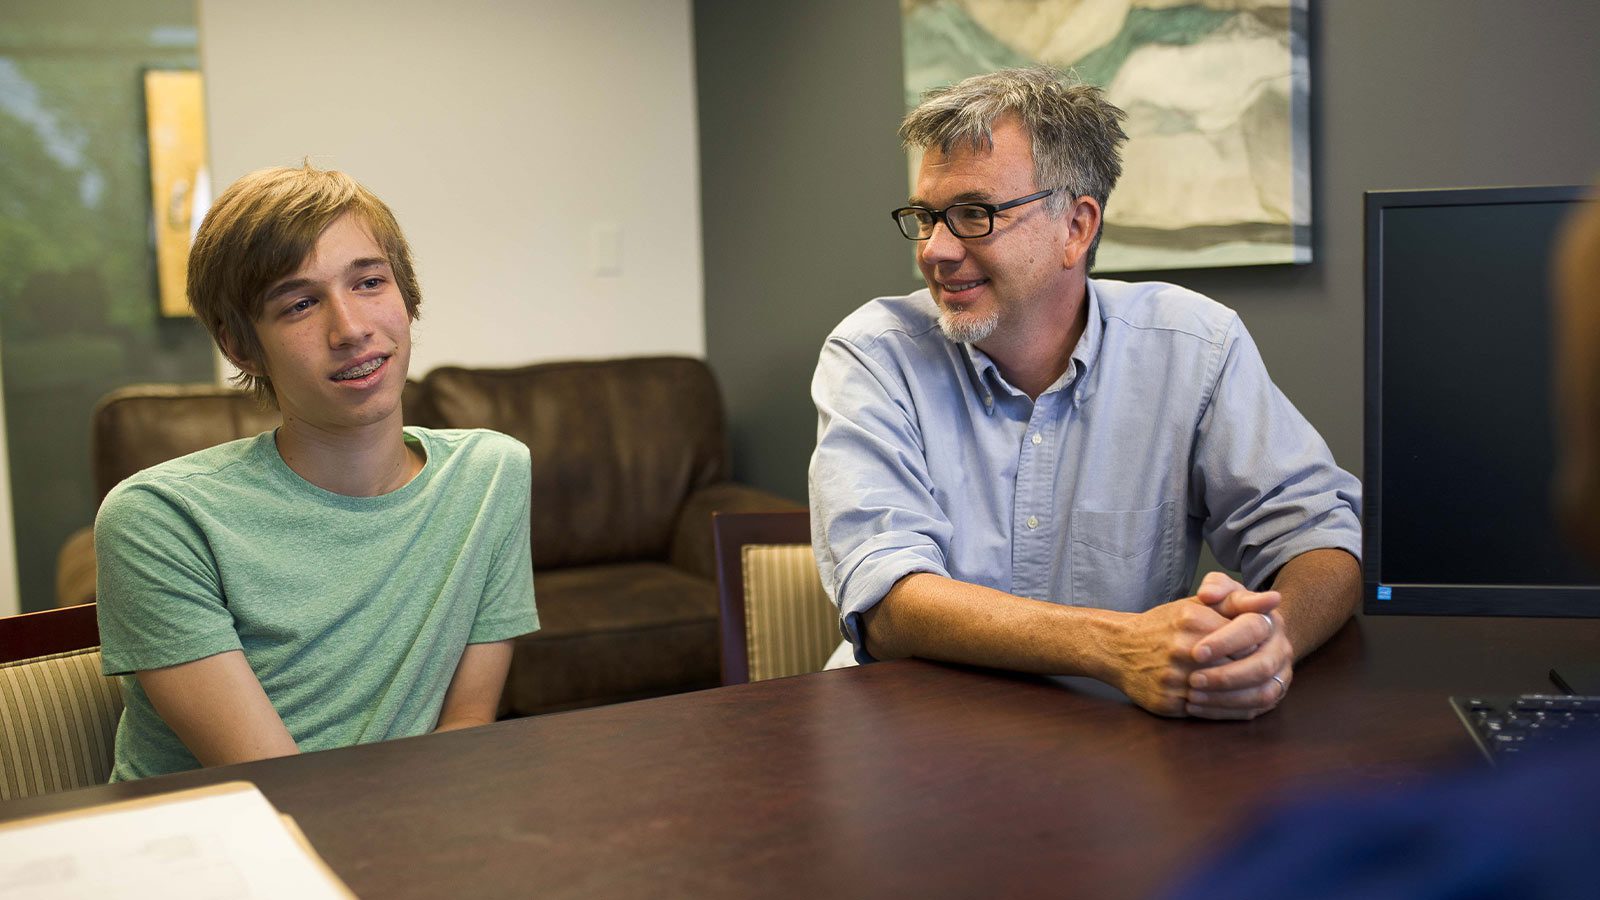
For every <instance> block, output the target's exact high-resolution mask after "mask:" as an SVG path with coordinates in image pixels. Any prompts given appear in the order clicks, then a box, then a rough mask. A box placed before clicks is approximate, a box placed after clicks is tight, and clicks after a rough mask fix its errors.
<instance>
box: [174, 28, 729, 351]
mask: <svg viewBox="0 0 1600 900" xmlns="http://www.w3.org/2000/svg"><path fill="white" fill-rule="evenodd" d="M689 4H690V0H606V2H604V3H590V2H583V0H519V2H498V3H497V2H472V0H467V2H455V3H450V4H443V3H428V2H419V0H393V2H373V0H341V2H334V3H328V2H325V0H274V2H271V3H262V2H259V0H200V57H201V66H202V70H203V72H204V75H205V80H206V112H207V116H208V117H209V128H210V147H211V171H212V180H213V183H214V185H215V186H216V190H217V191H218V192H220V191H221V190H222V189H223V188H224V187H225V186H226V185H228V184H229V183H231V182H232V181H233V180H234V179H236V178H238V177H239V176H240V175H243V174H245V173H246V172H249V171H251V170H254V169H258V168H261V167H264V166H269V165H295V164H298V163H299V162H300V159H301V158H302V157H306V156H309V157H310V158H311V161H312V162H313V163H314V164H316V165H319V166H323V167H332V168H338V169H343V170H345V171H347V172H349V173H350V174H351V175H353V176H354V177H355V178H356V179H357V180H359V181H361V182H362V183H364V184H366V185H367V186H368V187H370V188H371V189H372V190H373V191H374V192H375V193H377V194H378V196H380V197H382V198H383V199H384V200H385V201H386V202H387V203H388V204H389V205H390V207H392V208H393V209H394V211H395V215H396V216H397V217H398V218H399V220H400V224H401V227H402V228H404V229H405V231H406V235H407V237H408V238H409V239H410V240H411V246H412V251H413V253H414V254H415V257H416V260H417V268H418V272H419V275H420V277H421V281H422V289H423V315H422V320H421V321H420V322H419V323H418V325H417V331H416V337H417V345H416V348H415V350H414V351H413V356H412V374H413V375H420V374H422V373H424V372H426V371H427V370H428V369H431V368H433V367H434V366H438V365H443V364H448V363H456V364H463V365H473V366H493V365H516V364H521V363H524V362H530V361H537V360H546V359H567V358H575V357H596V356H621V355H634V354H654V353H676V354H686V355H691V356H703V355H704V353H705V328H704V321H703V320H704V310H703V304H702V301H701V285H702V277H701V253H700V196H699V163H698V156H697V150H696V124H695V122H696V115H695V89H694V59H693V45H692V26H691V18H690V5H689Z"/></svg>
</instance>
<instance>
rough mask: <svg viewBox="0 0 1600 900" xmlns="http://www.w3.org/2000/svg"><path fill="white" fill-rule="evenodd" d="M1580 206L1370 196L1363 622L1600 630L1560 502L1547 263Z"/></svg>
mask: <svg viewBox="0 0 1600 900" xmlns="http://www.w3.org/2000/svg"><path fill="white" fill-rule="evenodd" d="M1587 197H1588V192H1587V189H1585V188H1579V187H1538V188H1489V189H1464V190H1438V191H1370V192H1368V193H1367V195H1366V279H1367V281H1366V294H1367V298H1366V299H1367V341H1366V452H1365V460H1364V469H1365V479H1364V481H1365V483H1364V487H1363V492H1364V499H1365V511H1364V522H1363V527H1364V537H1363V545H1364V546H1363V560H1362V561H1363V568H1364V570H1365V580H1366V585H1365V602H1364V604H1363V605H1364V608H1365V610H1366V612H1368V613H1379V614H1382V613H1407V614H1434V615H1505V616H1600V574H1597V573H1596V572H1595V571H1594V570H1593V569H1592V568H1590V567H1589V566H1587V565H1585V564H1584V563H1583V562H1582V561H1581V560H1580V559H1579V558H1578V557H1577V555H1576V554H1575V553H1574V552H1573V551H1572V550H1571V549H1570V548H1569V547H1568V545H1567V544H1566V542H1565V541H1563V540H1562V538H1561V536H1560V534H1559V533H1558V529H1557V527H1556V522H1555V514H1554V508H1553V503H1552V493H1551V479H1552V476H1553V473H1554V471H1555V434H1554V424H1553V421H1552V418H1551V397H1550V392H1551V378H1552V374H1553V369H1552V365H1553V360H1552V347H1553V343H1552V335H1551V328H1552V321H1551V312H1552V310H1551V298H1550V254H1551V250H1552V248H1553V246H1554V241H1555V236H1556V233H1557V231H1558V229H1559V227H1560V225H1561V223H1562V221H1563V220H1564V219H1565V218H1566V217H1567V216H1568V215H1569V214H1571V213H1572V212H1573V211H1574V209H1575V208H1576V207H1577V206H1578V204H1580V203H1583V202H1587Z"/></svg>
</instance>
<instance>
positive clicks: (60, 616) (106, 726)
mask: <svg viewBox="0 0 1600 900" xmlns="http://www.w3.org/2000/svg"><path fill="white" fill-rule="evenodd" d="M121 716H122V691H121V689H120V688H119V687H118V685H117V681H116V679H114V678H107V677H106V676H104V675H102V674H100V630H99V627H98V625H97V623H96V621H95V605H94V604H92V603H89V604H85V605H83V606H69V607H66V608H64V609H51V610H45V611H44V612H35V613H24V614H22V615H20V616H9V617H6V618H3V619H0V800H11V799H15V798H19V797H32V796H36V795H39V794H49V793H54V792H56V791H66V790H71V789H73V788H80V787H88V786H89V785H93V784H103V783H104V782H105V781H106V780H107V779H108V778H110V777H111V763H112V748H113V746H114V744H115V739H116V732H117V721H118V720H119V719H120V718H121Z"/></svg>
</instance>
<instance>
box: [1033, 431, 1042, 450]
mask: <svg viewBox="0 0 1600 900" xmlns="http://www.w3.org/2000/svg"><path fill="white" fill-rule="evenodd" d="M1043 440H1044V438H1042V437H1040V436H1039V432H1037V431H1035V432H1034V433H1033V445H1034V446H1035V447H1037V446H1039V444H1040V443H1041V442H1042V441H1043Z"/></svg>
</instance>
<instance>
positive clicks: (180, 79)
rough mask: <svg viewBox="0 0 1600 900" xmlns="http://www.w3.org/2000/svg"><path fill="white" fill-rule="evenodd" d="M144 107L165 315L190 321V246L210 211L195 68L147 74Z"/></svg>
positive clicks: (202, 114)
mask: <svg viewBox="0 0 1600 900" xmlns="http://www.w3.org/2000/svg"><path fill="white" fill-rule="evenodd" d="M144 104H145V129H146V139H147V140H148V142H149V150H150V215H151V223H152V232H153V235H154V238H155V256H156V282H157V289H158V293H159V295H160V300H161V314H162V315H164V316H187V315H191V313H190V311H189V301H188V298H187V296H186V294H185V291H184V283H185V279H186V277H187V270H188V264H189V244H190V242H191V241H192V240H193V238H194V232H195V230H196V229H198V228H199V227H200V220H201V219H202V218H204V216H205V213H206V210H207V209H209V208H210V206H211V186H210V179H209V178H208V176H207V174H206V127H205V104H204V95H203V93H202V91H201V85H200V73H199V72H196V71H194V70H192V69H147V70H145V73H144Z"/></svg>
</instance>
